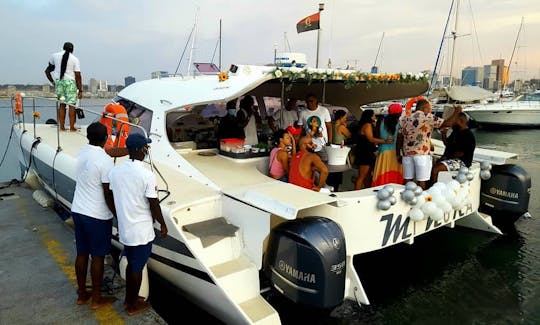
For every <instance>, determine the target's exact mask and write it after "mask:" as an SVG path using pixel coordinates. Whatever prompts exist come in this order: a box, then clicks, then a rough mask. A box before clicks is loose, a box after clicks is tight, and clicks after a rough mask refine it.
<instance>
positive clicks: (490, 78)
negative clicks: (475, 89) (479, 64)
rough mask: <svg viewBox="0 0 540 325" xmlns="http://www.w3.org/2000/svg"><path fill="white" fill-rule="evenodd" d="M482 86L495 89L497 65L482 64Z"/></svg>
mask: <svg viewBox="0 0 540 325" xmlns="http://www.w3.org/2000/svg"><path fill="white" fill-rule="evenodd" d="M482 87H483V88H484V89H489V90H497V66H496V65H491V64H487V65H485V66H484V80H483V82H482Z"/></svg>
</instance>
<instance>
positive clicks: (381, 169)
mask: <svg viewBox="0 0 540 325" xmlns="http://www.w3.org/2000/svg"><path fill="white" fill-rule="evenodd" d="M397 133H398V127H397V125H396V130H395V131H394V134H390V133H389V132H388V130H386V128H385V127H384V121H382V123H381V125H380V138H382V139H386V138H388V137H389V136H392V137H394V142H392V143H381V144H379V150H378V154H377V159H376V160H375V168H374V169H373V183H372V184H371V185H372V186H379V185H384V184H389V183H395V184H403V167H402V166H401V164H400V163H399V162H398V160H397V155H396V141H397Z"/></svg>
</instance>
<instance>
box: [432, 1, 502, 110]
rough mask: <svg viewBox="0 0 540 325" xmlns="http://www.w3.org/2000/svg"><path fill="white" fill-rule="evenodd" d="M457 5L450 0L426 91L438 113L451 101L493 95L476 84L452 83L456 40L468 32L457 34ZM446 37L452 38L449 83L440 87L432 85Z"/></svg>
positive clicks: (469, 100)
mask: <svg viewBox="0 0 540 325" xmlns="http://www.w3.org/2000/svg"><path fill="white" fill-rule="evenodd" d="M459 5H460V0H452V3H451V5H450V10H449V12H448V16H447V19H446V24H445V27H444V32H443V37H442V40H441V45H440V46H439V51H438V53H437V59H436V61H435V68H434V69H433V75H432V78H431V83H430V88H429V89H428V91H427V95H428V98H429V99H430V100H431V101H432V102H433V103H434V106H433V110H434V111H435V113H438V114H439V115H440V114H442V112H443V111H444V109H445V104H451V103H461V104H471V103H475V102H476V103H478V102H480V101H482V100H487V99H488V98H490V97H493V93H492V92H490V91H488V90H486V89H483V88H481V87H478V86H469V85H467V86H461V85H456V84H454V77H453V73H454V65H455V57H456V41H457V38H458V37H463V36H467V35H470V34H458V26H459V25H458V18H459ZM452 16H453V17H454V28H453V30H452V31H451V32H450V34H449V35H447V30H448V27H449V24H450V20H451V18H452ZM446 39H452V47H451V57H450V71H449V84H448V86H442V87H440V88H438V89H437V88H435V87H434V85H436V84H438V82H436V81H435V77H436V76H437V68H438V67H439V66H440V65H442V64H440V62H439V61H440V58H441V51H442V49H443V46H444V45H445V40H446Z"/></svg>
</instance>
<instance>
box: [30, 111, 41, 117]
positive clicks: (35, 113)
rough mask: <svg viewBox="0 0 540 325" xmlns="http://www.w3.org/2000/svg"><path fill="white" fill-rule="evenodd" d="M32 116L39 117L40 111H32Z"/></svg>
mask: <svg viewBox="0 0 540 325" xmlns="http://www.w3.org/2000/svg"><path fill="white" fill-rule="evenodd" d="M32 116H33V117H34V118H40V117H41V113H40V112H34V113H32Z"/></svg>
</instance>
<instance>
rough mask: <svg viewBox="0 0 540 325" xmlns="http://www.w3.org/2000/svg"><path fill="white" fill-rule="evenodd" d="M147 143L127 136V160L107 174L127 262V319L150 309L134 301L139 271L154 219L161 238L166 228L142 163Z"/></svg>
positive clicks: (151, 180)
mask: <svg viewBox="0 0 540 325" xmlns="http://www.w3.org/2000/svg"><path fill="white" fill-rule="evenodd" d="M151 142H152V141H151V140H150V139H149V138H146V137H145V136H144V135H142V134H138V133H133V134H130V135H129V136H128V138H127V139H126V148H127V149H128V151H129V159H128V160H126V161H125V162H123V163H122V164H120V165H117V166H115V167H114V168H113V169H112V170H111V172H110V173H109V179H110V188H111V190H112V192H113V196H114V206H115V209H116V214H117V216H118V231H119V235H120V242H121V243H122V244H124V253H125V255H126V257H127V260H128V265H127V268H126V311H127V314H128V315H129V316H132V315H136V314H138V313H140V312H142V311H144V310H146V309H147V308H148V307H150V304H148V303H147V302H145V301H140V300H138V293H139V289H140V286H141V281H142V270H143V268H144V265H145V264H146V262H147V261H148V258H149V257H150V254H151V252H152V242H153V240H154V238H155V235H154V225H153V224H154V221H155V220H157V221H158V222H159V223H160V225H161V236H162V237H165V236H167V226H166V225H165V221H164V220H163V215H162V214H161V207H160V206H159V200H158V194H157V182H156V177H155V176H154V174H153V173H152V172H151V171H150V170H149V169H147V168H145V167H144V163H143V162H142V160H144V158H145V156H146V155H147V154H148V148H149V147H148V144H149V143H151Z"/></svg>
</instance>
